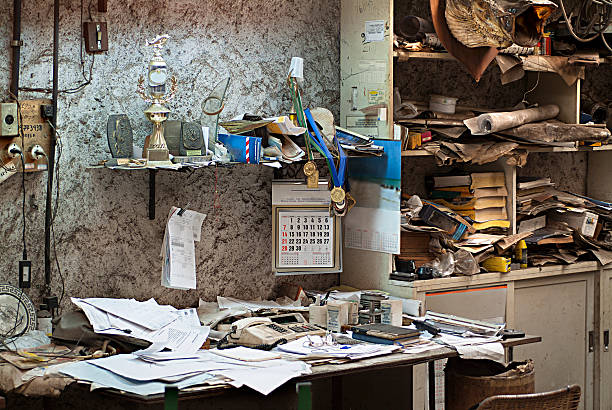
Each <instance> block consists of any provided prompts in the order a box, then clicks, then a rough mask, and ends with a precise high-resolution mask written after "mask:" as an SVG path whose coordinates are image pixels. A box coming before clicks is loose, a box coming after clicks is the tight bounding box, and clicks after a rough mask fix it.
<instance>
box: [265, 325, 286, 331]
mask: <svg viewBox="0 0 612 410" xmlns="http://www.w3.org/2000/svg"><path fill="white" fill-rule="evenodd" d="M267 326H268V327H269V328H270V329H272V330H274V331H276V332H278V333H287V332H288V330H287V329H285V328H283V327H281V326H279V325H277V324H276V323H272V324H269V325H267Z"/></svg>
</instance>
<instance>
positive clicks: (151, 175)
mask: <svg viewBox="0 0 612 410" xmlns="http://www.w3.org/2000/svg"><path fill="white" fill-rule="evenodd" d="M156 175H157V170H155V169H150V170H149V219H150V220H154V219H155V176H156Z"/></svg>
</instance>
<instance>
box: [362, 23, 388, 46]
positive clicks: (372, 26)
mask: <svg viewBox="0 0 612 410" xmlns="http://www.w3.org/2000/svg"><path fill="white" fill-rule="evenodd" d="M365 41H366V43H371V42H373V41H385V20H369V21H366V22H365Z"/></svg>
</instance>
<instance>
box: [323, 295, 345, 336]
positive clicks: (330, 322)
mask: <svg viewBox="0 0 612 410" xmlns="http://www.w3.org/2000/svg"><path fill="white" fill-rule="evenodd" d="M350 308H351V302H340V301H331V302H328V303H327V330H329V331H331V332H336V333H340V332H341V331H342V326H344V325H348V321H349V310H350Z"/></svg>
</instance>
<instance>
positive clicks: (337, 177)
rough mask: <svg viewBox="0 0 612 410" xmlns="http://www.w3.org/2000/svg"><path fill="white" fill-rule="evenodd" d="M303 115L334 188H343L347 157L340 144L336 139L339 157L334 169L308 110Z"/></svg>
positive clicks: (329, 154)
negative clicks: (322, 156)
mask: <svg viewBox="0 0 612 410" xmlns="http://www.w3.org/2000/svg"><path fill="white" fill-rule="evenodd" d="M304 115H306V119H307V120H308V123H309V124H310V126H311V128H312V129H313V131H314V137H313V143H314V145H315V147H317V148H318V150H319V151H322V152H323V155H324V156H325V158H326V159H327V164H328V165H329V171H330V173H331V175H332V182H333V184H334V186H335V187H338V188H342V187H343V186H344V178H345V174H346V159H347V156H346V154H345V153H344V150H343V149H342V147H341V146H340V143H339V142H338V140H337V139H336V146H337V147H338V155H339V161H338V168H337V169H336V166H335V165H334V158H333V157H332V154H331V152H329V149H328V148H327V145H326V144H325V141H323V137H322V136H321V133H320V132H319V127H318V126H317V124H316V123H315V120H314V118H313V117H312V114H311V113H310V109H308V108H307V109H306V110H304Z"/></svg>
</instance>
